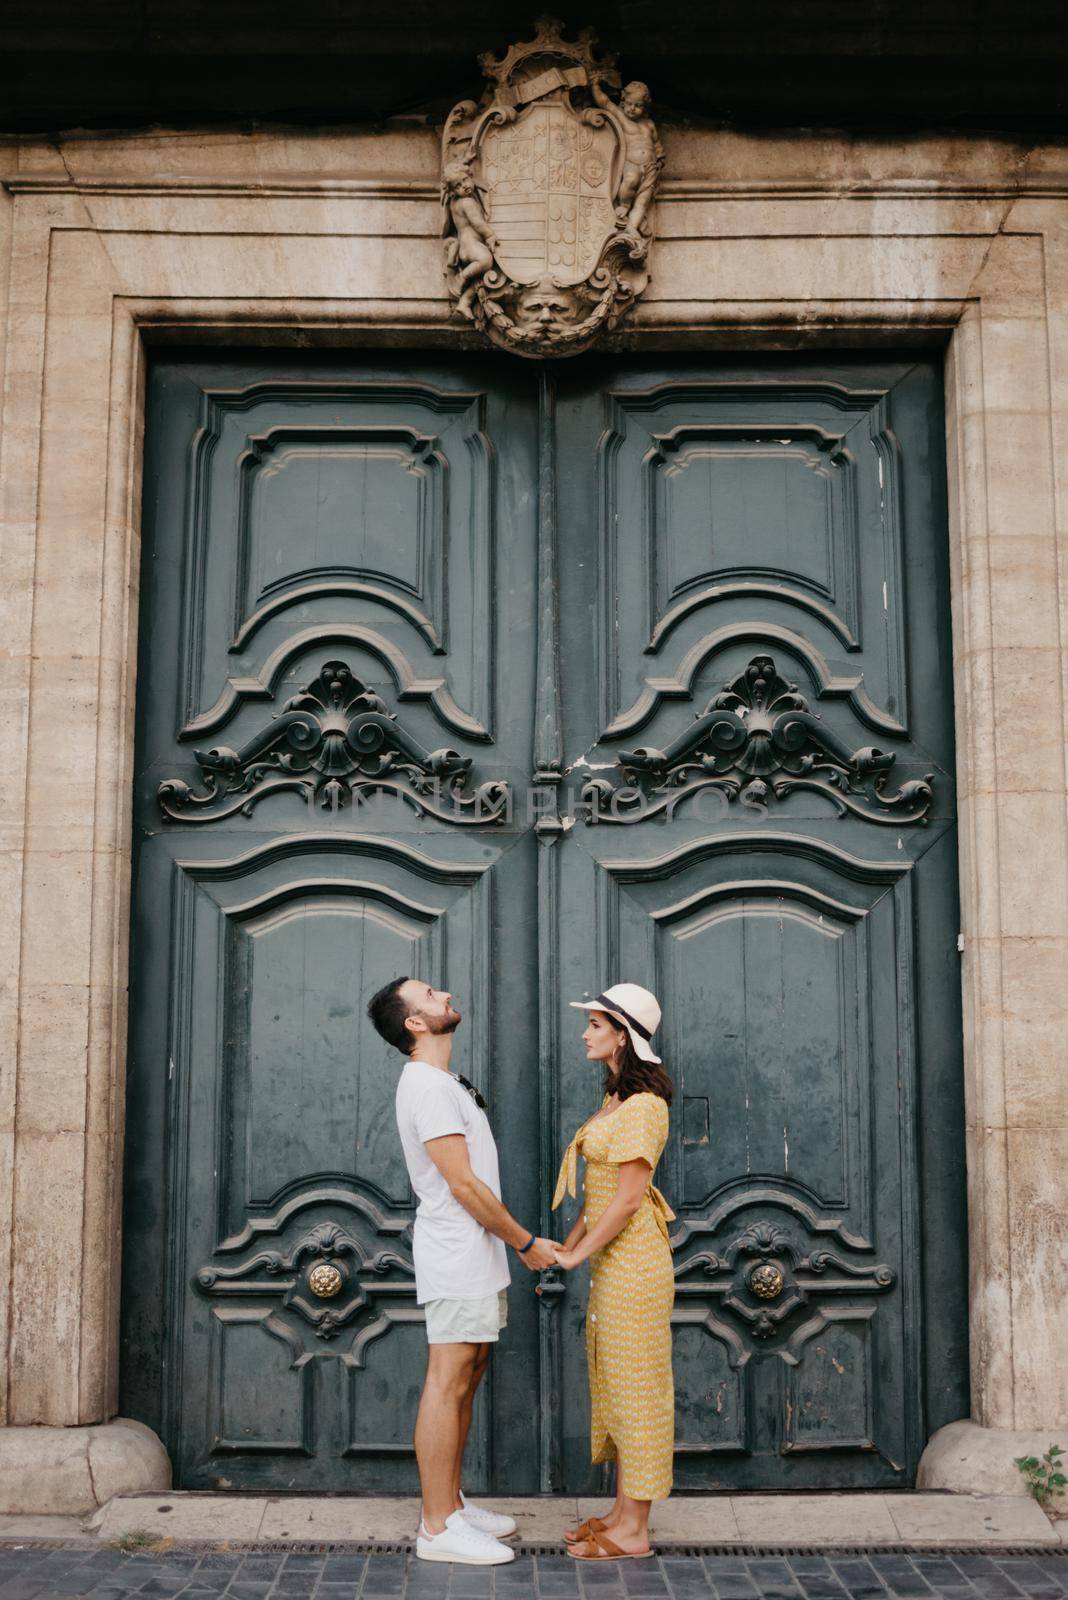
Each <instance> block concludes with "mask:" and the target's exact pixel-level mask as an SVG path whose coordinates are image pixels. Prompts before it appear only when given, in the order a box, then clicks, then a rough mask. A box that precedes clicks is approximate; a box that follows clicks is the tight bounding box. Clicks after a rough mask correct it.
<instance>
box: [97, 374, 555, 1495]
mask: <svg viewBox="0 0 1068 1600" xmlns="http://www.w3.org/2000/svg"><path fill="white" fill-rule="evenodd" d="M147 432H148V446H147V455H146V478H145V535H144V546H143V552H144V581H143V598H142V611H141V616H142V643H141V657H140V679H139V727H138V762H137V779H136V799H135V805H136V840H137V855H136V879H135V889H134V919H133V964H132V973H133V989H132V1008H131V1016H132V1026H131V1039H130V1058H129V1129H130V1137H129V1145H128V1148H129V1158H128V1167H127V1209H126V1252H125V1260H126V1281H125V1316H124V1339H125V1345H126V1360H125V1364H124V1397H123V1404H124V1407H125V1408H126V1410H127V1411H128V1412H129V1413H130V1414H132V1415H135V1416H139V1417H142V1418H144V1420H146V1421H147V1422H149V1423H150V1424H151V1425H152V1426H154V1427H156V1428H158V1429H159V1431H160V1432H161V1433H162V1435H163V1437H164V1439H165V1440H166V1442H167V1444H168V1446H169V1448H170V1449H171V1451H172V1455H173V1457H174V1461H175V1474H176V1482H178V1483H179V1484H181V1485H183V1486H185V1487H191V1488H200V1487H210V1486H213V1485H225V1486H233V1487H235V1488H236V1487H262V1488H268V1487H271V1488H282V1487H287V1488H306V1489H311V1488H319V1489H345V1488H348V1489H379V1490H411V1489H412V1488H414V1487H415V1486H416V1484H417V1477H416V1473H415V1463H414V1456H413V1453H412V1424H413V1420H414V1413H415V1405H416V1401H417V1397H418V1392H419V1388H420V1385H421V1382H422V1374H423V1367H424V1363H425V1338H424V1336H423V1330H422V1327H421V1320H422V1317H421V1312H420V1311H419V1310H418V1308H417V1307H416V1303H415V1287H414V1282H413V1270H412V1262H411V1237H410V1232H409V1225H410V1222H411V1217H412V1196H411V1193H410V1190H409V1186H408V1181H407V1176H406V1173H405V1170H404V1165H403V1160H402V1157H401V1152H400V1147H399V1144H398V1141H397V1137H396V1128H395V1123H394V1113H393V1097H394V1090H395V1085H396V1079H397V1072H398V1070H399V1067H400V1058H399V1057H396V1056H395V1055H394V1053H393V1052H392V1051H390V1050H389V1049H388V1048H387V1047H386V1046H385V1045H384V1044H383V1043H382V1041H381V1040H380V1039H379V1038H378V1036H377V1035H376V1034H375V1033H374V1031H373V1030H372V1029H371V1027H370V1024H369V1023H368V1022H367V1020H366V1017H365V1015H364V1009H363V1007H364V1003H365V1001H366V999H367V998H368V997H369V995H370V994H371V993H372V992H373V991H374V989H376V988H377V987H378V986H379V985H380V984H381V983H383V982H385V981H386V980H387V979H388V978H390V977H393V976H396V975H397V974H398V973H402V972H410V973H414V974H418V975H420V976H425V977H427V978H428V979H429V980H431V981H433V982H434V983H436V984H442V985H447V986H448V987H449V988H450V989H452V990H453V991H454V992H455V994H456V995H457V997H458V998H459V1001H460V1004H461V1007H462V1009H463V1010H464V1011H465V1012H466V1013H468V1014H469V1015H470V1016H471V1018H472V1023H471V1025H470V1027H469V1029H468V1031H467V1033H466V1034H465V1035H462V1036H461V1050H460V1065H461V1070H463V1071H465V1072H466V1073H468V1074H469V1075H470V1076H471V1078H472V1079H473V1080H474V1081H475V1082H476V1083H478V1084H479V1085H480V1086H481V1087H482V1088H483V1089H484V1091H485V1093H486V1095H487V1097H488V1098H489V1099H490V1101H491V1103H492V1105H493V1106H494V1107H495V1108H499V1107H505V1106H506V1107H508V1108H509V1109H510V1110H511V1111H512V1112H513V1113H514V1116H515V1118H516V1120H517V1124H518V1125H519V1126H523V1127H525V1128H526V1129H528V1130H530V1129H532V1128H533V1129H536V1126H537V1120H536V1106H537V1087H536V1082H535V1081H534V1079H533V1077H532V1075H531V1074H530V1073H529V1072H527V1073H524V1070H523V1060H522V1058H521V1057H520V1056H518V1055H517V1054H516V1052H515V1051H508V1050H505V1049H502V1048H500V1043H501V1041H500V1038H499V1037H498V1034H497V1032H495V1030H496V1029H499V1028H500V1027H501V1026H502V1023H501V1020H500V1018H499V1014H498V1013H497V1012H496V1011H495V1008H494V1007H493V1005H492V1004H491V994H492V987H493V983H494V974H495V973H500V972H502V971H503V972H507V971H509V970H511V969H512V968H514V969H515V970H518V971H521V970H524V969H527V970H529V969H531V967H532V964H533V961H534V954H533V943H532V940H533V929H532V922H531V918H529V917H524V916H522V915H519V916H515V915H513V916H509V917H505V916H503V915H502V908H503V907H510V908H512V910H513V911H516V910H519V911H521V909H522V908H523V906H524V905H528V906H531V907H532V906H533V904H534V897H535V879H534V873H533V852H532V850H531V849H530V848H529V846H528V842H527V841H526V840H525V839H524V829H525V827H526V822H525V819H524V814H523V810H522V807H521V806H520V807H516V808H515V809H514V810H513V811H511V812H509V808H508V800H509V796H510V795H514V794H517V793H518V794H520V795H521V794H522V792H523V789H524V785H525V783H526V780H527V777H528V774H529V768H530V750H531V743H532V721H533V712H532V700H533V692H532V685H533V675H534V624H533V617H532V614H531V604H530V596H531V594H532V592H533V588H534V562H535V555H536V541H535V538H534V533H533V515H534V512H533V508H534V500H535V497H534V495H533V494H532V493H531V490H530V485H531V484H532V482H533V481H534V478H535V476H536V463H535V460H534V455H533V452H534V449H535V441H536V399H535V397H534V395H533V393H532V392H531V391H530V390H529V386H528V391H527V392H526V393H525V394H524V393H523V392H522V390H521V389H520V390H518V391H517V390H516V389H515V386H514V385H512V386H510V385H509V384H508V383H507V382H506V381H503V380H502V378H501V376H500V375H499V374H497V373H494V372H493V371H492V370H491V369H490V368H489V367H488V366H487V365H485V364H482V365H480V364H478V363H474V362H472V363H461V364H457V365H451V366H450V365H438V366H434V365H432V364H431V363H429V362H426V361H424V362H422V363H415V362H412V361H407V362H406V361H403V360H397V361H393V360H391V361H390V363H389V364H388V366H387V365H386V364H385V363H383V362H374V361H367V360H362V359H361V360H349V361H345V362H338V363H332V364H331V363H328V362H326V361H307V360H304V359H302V360H300V362H299V363H298V362H297V361H295V360H283V359H279V358H278V357H277V356H272V357H270V358H266V357H265V358H264V359H263V360H256V359H255V358H250V359H249V360H247V361H245V362H242V363H241V364H235V363H230V362H228V363H225V364H224V363H218V362H209V361H200V360H198V359H196V358H195V357H190V358H185V357H180V356H179V357H174V358H167V359H166V360H163V361H160V362H159V363H157V364H155V365H154V367H153V369H152V372H151V375H150V383H149V411H148V430H147ZM502 531H505V532H507V534H508V535H509V537H507V538H504V537H502ZM505 667H506V670H502V669H503V668H505ZM516 987H517V986H513V987H512V989H511V990H510V994H511V1000H510V1007H509V1013H510V1014H509V1018H508V1022H507V1025H508V1028H509V1030H511V1029H512V1028H514V1027H518V1028H520V1029H522V1028H523V1027H524V1026H526V1027H527V1029H528V1031H532V1030H533V1027H534V1021H533V1018H534V1014H535V1013H534V1007H535V1000H534V999H533V998H528V996H527V995H526V994H525V993H524V992H522V989H521V988H520V989H519V992H515V990H516ZM528 1012H529V1015H528ZM507 1140H508V1133H507V1129H506V1130H505V1135H504V1144H505V1155H506V1157H507V1156H508V1155H509V1154H512V1155H513V1156H515V1157H516V1159H514V1160H513V1161H512V1162H511V1163H510V1167H509V1200H510V1202H511V1204H512V1205H513V1206H514V1208H515V1209H516V1210H517V1211H518V1212H520V1213H526V1214H528V1215H536V1210H537V1187H536V1186H537V1174H536V1167H534V1166H533V1165H532V1164H531V1163H530V1162H529V1161H523V1160H522V1159H520V1152H519V1151H518V1150H516V1151H511V1150H510V1149H509V1146H508V1143H507ZM535 1337H536V1307H535V1304H534V1302H533V1297H532V1296H528V1297H527V1300H526V1302H525V1304H517V1305H516V1306H515V1307H514V1315H513V1327H512V1329H511V1330H510V1339H511V1341H512V1347H513V1349H514V1351H515V1353H516V1356H517V1360H516V1363H515V1366H514V1368H513V1369H512V1373H513V1378H512V1381H511V1383H510V1382H509V1373H508V1372H507V1371H502V1372H500V1373H499V1374H498V1375H497V1378H496V1381H495V1383H494V1385H493V1387H492V1390H490V1389H487V1391H486V1394H485V1395H484V1396H482V1397H481V1399H480V1403H479V1412H478V1415H477V1419H476V1424H475V1428H474V1439H473V1447H472V1461H471V1467H472V1482H479V1483H480V1484H481V1485H482V1486H483V1487H485V1486H487V1485H488V1483H489V1482H490V1480H491V1478H496V1479H497V1480H498V1481H507V1482H512V1483H516V1484H517V1485H518V1486H519V1487H521V1488H522V1487H528V1488H529V1487H535V1486H536V1476H537V1472H536V1434H535V1424H534V1421H533V1419H532V1418H531V1415H530V1405H529V1384H530V1380H529V1370H528V1369H529V1361H527V1360H526V1359H524V1355H523V1352H524V1351H525V1350H527V1349H528V1348H532V1346H533V1341H534V1339H535Z"/></svg>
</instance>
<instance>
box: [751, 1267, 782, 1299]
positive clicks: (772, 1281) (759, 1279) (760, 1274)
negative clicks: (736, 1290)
mask: <svg viewBox="0 0 1068 1600" xmlns="http://www.w3.org/2000/svg"><path fill="white" fill-rule="evenodd" d="M785 1281H786V1280H785V1279H784V1277H783V1275H782V1269H781V1268H780V1267H777V1266H776V1265H775V1263H774V1262H773V1261H762V1262H761V1263H760V1265H759V1266H758V1267H754V1268H753V1270H752V1272H751V1273H750V1274H749V1287H750V1289H751V1290H752V1292H753V1293H754V1294H755V1295H756V1297H757V1299H758V1300H774V1299H775V1298H776V1296H777V1295H780V1294H782V1286H783V1284H784V1283H785Z"/></svg>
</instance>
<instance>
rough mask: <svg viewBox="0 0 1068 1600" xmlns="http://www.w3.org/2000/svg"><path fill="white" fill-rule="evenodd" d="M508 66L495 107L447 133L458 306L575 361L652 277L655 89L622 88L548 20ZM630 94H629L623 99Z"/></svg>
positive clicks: (525, 347) (485, 62) (483, 324)
mask: <svg viewBox="0 0 1068 1600" xmlns="http://www.w3.org/2000/svg"><path fill="white" fill-rule="evenodd" d="M535 28H536V32H535V37H534V38H533V39H532V40H530V41H529V42H527V43H523V44H514V45H512V46H511V47H510V49H509V50H507V51H506V53H505V54H504V56H503V57H501V58H500V59H499V60H498V59H496V58H495V57H493V56H492V55H485V56H482V57H480V64H481V66H482V69H483V72H484V73H485V75H486V77H487V78H489V80H490V85H489V87H488V88H487V91H486V94H485V95H484V97H483V100H482V102H481V104H479V105H476V104H475V102H474V101H473V100H464V101H461V102H460V104H459V105H457V106H455V107H454V108H453V110H452V111H451V112H450V113H449V117H448V119H447V121H446V124H445V130H444V134H443V136H442V152H441V156H442V189H441V198H442V210H443V232H444V235H445V240H446V244H445V276H446V280H447V282H448V285H449V290H450V293H451V294H452V295H453V297H454V299H455V302H456V309H457V311H459V312H460V313H461V315H463V316H465V317H467V318H468V319H469V320H470V321H471V322H473V323H475V324H476V326H477V327H479V328H481V329H482V331H483V332H484V333H486V334H487V335H488V337H489V338H490V339H491V340H492V341H493V342H494V344H497V345H500V346H501V347H502V348H503V349H506V350H513V351H515V352H516V354H518V355H525V356H564V355H573V354H576V353H577V352H578V351H580V350H584V349H586V348H587V347H588V346H589V345H590V344H591V343H592V342H593V340H594V339H595V338H596V337H597V336H598V334H600V333H601V332H603V331H604V330H606V329H608V328H611V327H614V326H615V324H616V323H617V322H618V321H619V319H620V317H621V316H622V315H623V314H624V312H625V311H626V310H627V308H628V306H630V305H631V304H632V303H633V301H634V300H635V299H636V298H637V297H638V295H640V294H641V292H642V290H643V289H644V288H645V285H646V283H647V282H648V276H649V275H648V270H647V266H646V260H647V257H648V253H649V241H650V237H651V234H652V225H651V221H650V207H651V205H652V201H653V194H654V191H655V188H656V182H657V178H658V177H659V175H660V169H661V167H662V166H663V162H664V157H663V153H662V151H661V148H660V141H659V139H658V138H657V134H656V128H655V126H654V125H653V121H652V118H651V117H650V116H649V91H648V89H647V88H646V86H645V84H644V83H628V84H627V85H626V86H625V87H623V88H622V89H621V88H620V78H619V74H618V72H617V71H616V70H615V59H614V57H611V56H604V57H602V58H600V59H599V60H595V59H594V55H593V45H594V42H595V37H594V35H593V33H592V32H591V31H590V30H589V29H586V30H584V31H583V32H582V33H581V34H579V36H578V38H577V39H576V40H575V41H574V42H573V43H572V42H570V41H568V40H567V39H564V38H563V37H562V36H561V34H562V24H561V23H559V22H557V21H555V20H554V19H553V18H551V17H541V18H539V20H538V22H537V23H536V24H535ZM617 95H618V98H616V97H615V96H617Z"/></svg>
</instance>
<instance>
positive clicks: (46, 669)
mask: <svg viewBox="0 0 1068 1600" xmlns="http://www.w3.org/2000/svg"><path fill="white" fill-rule="evenodd" d="M664 142H665V148H666V154H667V164H666V178H665V182H664V185H663V194H662V199H661V201H660V203H659V206H658V215H657V230H658V242H657V244H656V245H655V247H654V254H653V258H652V272H653V278H652V283H651V285H650V288H649V290H648V292H647V294H646V297H645V299H644V300H643V302H642V303H641V305H640V307H639V308H638V310H637V312H636V314H635V316H634V317H633V319H632V322H631V323H630V325H629V331H628V332H627V333H626V335H625V336H624V337H625V342H626V343H628V344H629V345H631V346H633V347H634V348H637V349H655V348H658V347H659V348H672V349H679V348H694V349H698V348H699V349H708V348H709V347H711V346H714V345H716V344H717V343H718V344H722V345H724V346H730V347H733V348H738V349H752V350H768V349H781V348H796V347H797V346H799V345H806V346H817V347H818V346H820V345H833V344H836V343H837V344H842V343H850V344H854V345H855V344H864V343H868V344H878V345H880V346H882V347H883V348H886V347H888V346H891V347H892V346H894V345H902V344H906V345H915V343H916V342H917V341H919V340H922V341H928V342H937V343H940V344H944V345H945V348H946V409H947V441H948V456H949V475H950V483H949V490H950V537H951V543H952V572H953V630H954V662H955V693H956V715H957V735H958V763H959V783H960V823H961V898H962V930H963V934H964V941H965V942H964V953H963V963H962V969H963V983H964V1002H965V1062H966V1074H967V1107H968V1118H967V1121H968V1126H967V1142H968V1165H969V1235H970V1249H971V1308H970V1309H971V1341H972V1342H971V1348H972V1392H973V1422H974V1423H975V1424H976V1425H978V1427H980V1428H983V1429H988V1430H990V1429H992V1430H1001V1431H1002V1433H1003V1436H1004V1437H1003V1445H1004V1448H1002V1449H1001V1458H1002V1459H1005V1458H1006V1452H1011V1453H1018V1450H1017V1449H1016V1443H1015V1442H1014V1440H1013V1438H1012V1435H1013V1434H1014V1433H1015V1434H1016V1435H1017V1436H1019V1435H1020V1434H1021V1433H1022V1432H1023V1431H1025V1430H1028V1429H1039V1428H1041V1429H1048V1428H1054V1427H1060V1428H1062V1429H1064V1428H1068V1363H1066V1362H1065V1361H1064V1360H1063V1349H1064V1339H1063V1325H1062V1327H1061V1328H1060V1329H1058V1326H1057V1322H1056V1318H1057V1312H1058V1301H1059V1293H1058V1291H1059V1287H1060V1280H1061V1278H1062V1277H1063V1269H1064V1262H1065V1259H1066V1258H1068V1198H1066V1186H1065V1180H1064V1173H1065V1171H1066V1170H1068V1072H1066V1071H1065V1065H1066V1061H1065V1057H1066V1053H1068V1045H1066V1040H1068V1027H1066V1019H1065V997H1066V995H1068V819H1066V806H1065V802H1066V784H1065V734H1066V720H1065V704H1066V689H1068V652H1066V650H1065V643H1066V640H1068V542H1066V540H1068V503H1066V498H1065V496H1066V491H1068V149H1058V148H1034V149H1030V148H1024V147H1022V146H1019V145H1015V144H1012V143H1009V142H999V141H993V140H987V141H984V140H955V141H949V140H941V141H940V140H913V141H908V142H889V141H881V142H875V141H869V142H865V141H861V140H852V139H846V138H840V139H831V138H828V139H824V138H819V139H817V138H810V137H803V136H801V135H794V136H775V137H765V138H756V137H748V136H740V135H732V134H728V133H700V134H695V133H682V132H673V131H672V130H671V129H668V130H666V133H665V139H664ZM0 176H2V177H3V179H4V181H5V183H6V188H5V189H4V191H3V192H2V195H0V252H2V254H0V294H6V308H5V315H4V317H3V318H2V319H0V330H5V332H4V337H5V347H4V389H3V414H2V431H0V473H2V494H3V501H2V517H3V522H2V537H3V547H2V563H3V572H4V580H5V581H4V590H3V599H2V605H3V613H2V640H3V658H2V659H3V673H4V677H3V701H2V703H3V708H4V715H5V719H6V726H5V737H4V749H5V751H6V760H5V762H4V764H3V769H2V772H0V787H2V790H3V805H2V819H3V820H2V823H0V826H2V829H3V835H2V838H3V847H2V849H0V873H2V879H0V903H2V904H3V906H4V913H5V914H4V916H3V919H2V921H0V983H2V985H3V987H2V991H0V995H2V998H0V1060H2V1063H3V1077H2V1087H0V1239H2V1240H3V1248H4V1251H5V1255H6V1259H5V1262H4V1265H3V1268H2V1270H0V1326H2V1328H3V1333H4V1337H3V1341H2V1343H0V1350H2V1352H3V1354H2V1355H0V1362H2V1363H3V1368H2V1370H3V1394H2V1404H3V1412H2V1414H0V1420H2V1421H3V1422H5V1423H6V1424H8V1427H9V1430H10V1431H9V1433H8V1434H7V1436H6V1437H7V1444H5V1434H4V1432H3V1431H2V1430H0V1465H2V1463H3V1460H4V1455H3V1452H4V1450H5V1449H6V1448H8V1447H11V1448H13V1447H14V1444H15V1443H16V1442H18V1444H19V1448H20V1450H23V1452H24V1450H25V1448H28V1440H29V1439H30V1435H29V1434H28V1433H23V1432H22V1430H24V1429H28V1428H29V1427H30V1426H31V1425H36V1426H35V1427H34V1433H33V1438H35V1439H39V1438H41V1437H42V1436H43V1435H44V1436H47V1430H48V1429H49V1428H53V1429H54V1428H65V1429H72V1428H87V1427H89V1426H90V1425H94V1424H99V1423H101V1422H104V1421H106V1420H107V1419H109V1418H110V1417H112V1416H113V1415H114V1413H115V1410H116V1405H117V1373H118V1278H119V1260H120V1249H121V1244H120V1226H119V1223H120V1191H121V1168H122V1140H123V1072H124V1036H125V1004H126V961H127V949H126V940H127V901H128V885H129V862H130V803H129V787H130V770H131V756H132V738H133V704H134V694H135V688H136V685H135V681H134V680H135V660H136V651H135V640H136V627H137V590H138V508H139V498H140V496H139V462H140V447H141V428H142V416H141V411H142V407H141V393H142V370H143V360H144V348H145V345H146V343H147V342H149V341H152V340H162V339H175V338H181V339H197V340H200V341H204V340H214V341H217V342H219V343H226V342H227V341H231V340H234V339H235V338H236V339H238V340H240V341H245V342H247V341H249V340H255V341H258V342H264V343H270V342H284V343H289V344H292V343H322V344H331V343H348V344H359V343H365V342H368V341H375V342H390V343H394V344H398V343H400V344H412V345H427V344H438V345H439V346H440V345H446V346H447V345H450V344H453V345H456V344H463V343H467V342H470V340H471V335H470V332H469V330H468V329H467V327H466V325H462V324H461V325H458V324H457V323H456V321H455V320H454V319H451V318H450V314H449V306H448V302H447V299H446V296H445V291H444V283H443V279H442V275H441V249H440V240H439V228H440V213H439V207H438V200H437V185H436V177H437V145H436V139H435V136H434V135H433V133H432V132H430V131H408V132H393V133H390V132H386V133H381V134H377V135H375V134H339V133H326V132H324V133H322V134H315V133H309V132H297V133H285V132H276V133H256V134H239V133H217V134H208V133H201V134H168V133H160V132H154V133H151V134H145V135H143V136H133V135H129V136H126V135H124V136H121V137H85V138H70V139H64V140H62V141H60V142H56V141H48V140H40V141H37V140H32V139H31V140H27V141H23V142H14V143H8V144H7V145H5V146H3V147H0ZM1058 1353H1059V1356H1060V1358H1059V1359H1058ZM984 1438H985V1439H986V1442H987V1444H988V1445H989V1442H990V1441H989V1436H986V1435H984ZM955 1439H956V1440H957V1443H956V1444H955V1445H954V1449H955V1451H956V1455H955V1458H954V1459H955V1461H956V1465H955V1467H954V1472H955V1473H956V1477H955V1479H954V1482H953V1485H952V1486H953V1487H972V1486H974V1487H979V1486H980V1484H979V1483H975V1484H972V1483H970V1482H969V1481H966V1480H968V1474H969V1471H970V1470H971V1469H970V1468H969V1467H968V1465H967V1462H966V1463H965V1466H964V1467H963V1468H962V1467H961V1466H960V1461H959V1455H960V1445H959V1435H957V1436H955ZM996 1443H997V1441H995V1444H996ZM142 1444H143V1441H142ZM35 1448H36V1447H35ZM139 1451H140V1454H139V1455H138V1458H137V1462H136V1464H135V1465H132V1466H131V1474H132V1476H133V1480H134V1481H136V1482H137V1483H139V1484H141V1483H143V1482H144V1476H143V1473H144V1466H143V1449H141V1446H140V1445H139ZM31 1453H32V1452H31ZM936 1454H937V1453H936ZM965 1454H966V1455H967V1451H966V1452H965ZM20 1459H22V1457H21V1456H20ZM44 1459H45V1457H44V1456H42V1461H43V1460H44ZM968 1459H969V1460H970V1459H971V1457H968ZM976 1459H977V1458H976ZM160 1470H161V1472H162V1471H163V1470H164V1469H163V1468H162V1467H161V1469H160ZM976 1470H978V1469H976ZM984 1470H985V1469H984ZM924 1471H925V1472H926V1474H927V1481H929V1482H936V1483H937V1482H943V1481H945V1482H948V1481H949V1477H948V1475H942V1476H940V1469H939V1467H938V1464H937V1460H936V1455H931V1458H930V1460H929V1461H928V1463H927V1464H926V1467H925V1469H924ZM120 1476H121V1475H120ZM47 1480H48V1474H47V1471H46V1470H45V1468H44V1467H43V1466H42V1468H41V1475H40V1483H41V1485H42V1488H41V1503H42V1508H44V1507H45V1505H46V1504H49V1502H48V1494H49V1491H48V1488H47ZM0 1481H2V1478H0ZM23 1504H24V1502H23ZM49 1508H51V1509H58V1507H57V1506H56V1505H55V1503H54V1498H53V1501H52V1503H51V1504H50V1505H49Z"/></svg>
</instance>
